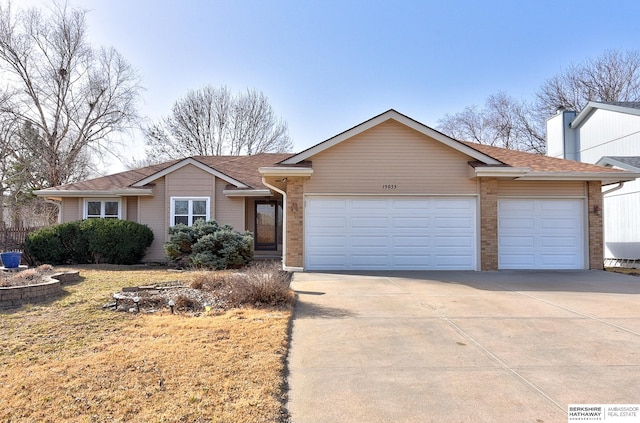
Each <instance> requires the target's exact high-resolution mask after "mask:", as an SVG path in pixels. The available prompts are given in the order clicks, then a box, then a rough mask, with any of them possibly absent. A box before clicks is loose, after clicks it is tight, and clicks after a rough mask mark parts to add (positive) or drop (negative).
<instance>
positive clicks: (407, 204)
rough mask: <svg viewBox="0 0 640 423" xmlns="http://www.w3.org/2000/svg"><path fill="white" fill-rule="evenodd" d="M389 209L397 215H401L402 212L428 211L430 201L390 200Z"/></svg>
mask: <svg viewBox="0 0 640 423" xmlns="http://www.w3.org/2000/svg"><path fill="white" fill-rule="evenodd" d="M390 205H391V208H392V209H394V210H396V211H397V212H398V213H403V210H404V211H406V210H409V211H410V212H411V211H413V210H428V209H430V208H431V200H429V199H408V198H407V199H391V200H390Z"/></svg>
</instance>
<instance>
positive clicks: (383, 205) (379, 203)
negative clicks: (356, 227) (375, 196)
mask: <svg viewBox="0 0 640 423" xmlns="http://www.w3.org/2000/svg"><path fill="white" fill-rule="evenodd" d="M351 208H352V209H353V210H366V211H371V210H387V209H388V208H389V202H388V201H387V200H370V199H362V200H357V199H356V200H352V201H351Z"/></svg>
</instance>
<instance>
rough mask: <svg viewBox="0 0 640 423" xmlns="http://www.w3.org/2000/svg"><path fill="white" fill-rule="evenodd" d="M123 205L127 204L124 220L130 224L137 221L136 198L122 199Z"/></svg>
mask: <svg viewBox="0 0 640 423" xmlns="http://www.w3.org/2000/svg"><path fill="white" fill-rule="evenodd" d="M122 201H123V203H124V202H125V201H126V202H127V216H126V219H127V220H130V221H132V222H137V221H138V197H124V198H123V199H122Z"/></svg>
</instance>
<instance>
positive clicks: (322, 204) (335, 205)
mask: <svg viewBox="0 0 640 423" xmlns="http://www.w3.org/2000/svg"><path fill="white" fill-rule="evenodd" d="M309 205H311V206H312V207H311V208H310V209H311V210H310V211H311V212H312V213H314V212H315V213H317V214H320V213H321V212H322V211H324V210H346V208H347V201H346V200H344V199H332V198H323V199H310V200H309Z"/></svg>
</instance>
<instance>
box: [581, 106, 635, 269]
mask: <svg viewBox="0 0 640 423" xmlns="http://www.w3.org/2000/svg"><path fill="white" fill-rule="evenodd" d="M577 135H578V139H579V145H580V160H581V161H583V162H587V163H596V162H597V161H598V160H600V159H601V158H602V157H603V156H640V116H637V115H632V114H627V113H620V112H613V111H609V110H602V109H596V110H594V111H593V113H592V114H591V116H589V117H588V118H587V119H585V121H584V122H583V123H582V125H580V127H579V128H578V129H577ZM610 188H611V187H610V186H609V187H603V191H606V190H608V189H610ZM639 214H640V181H638V180H635V181H631V182H626V183H625V184H624V187H623V188H622V189H620V190H617V191H615V192H612V193H611V194H608V195H605V197H604V243H605V248H604V250H605V251H604V253H605V258H620V259H624V258H630V259H638V258H640V220H639V219H638V218H637V216H638V215H639Z"/></svg>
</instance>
